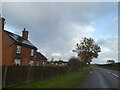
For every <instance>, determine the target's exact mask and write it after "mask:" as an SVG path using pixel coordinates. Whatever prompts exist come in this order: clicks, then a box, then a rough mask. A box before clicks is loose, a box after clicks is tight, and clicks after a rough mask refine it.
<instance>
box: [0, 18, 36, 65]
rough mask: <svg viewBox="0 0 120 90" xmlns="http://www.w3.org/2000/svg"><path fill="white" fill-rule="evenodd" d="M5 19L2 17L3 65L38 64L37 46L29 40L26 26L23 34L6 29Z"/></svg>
mask: <svg viewBox="0 0 120 90" xmlns="http://www.w3.org/2000/svg"><path fill="white" fill-rule="evenodd" d="M4 23H5V19H4V18H1V17H0V27H1V28H0V37H2V44H1V43H0V46H1V45H2V65H8V66H13V65H17V66H18V65H20V66H28V65H36V52H37V48H36V47H35V46H34V45H33V44H32V43H31V42H30V41H29V40H28V33H29V32H28V31H27V30H26V29H25V28H24V29H23V31H22V36H19V35H17V34H14V33H11V32H9V31H6V30H4ZM1 35H2V36H1Z"/></svg>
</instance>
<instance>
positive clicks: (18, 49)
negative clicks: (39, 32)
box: [16, 45, 21, 53]
mask: <svg viewBox="0 0 120 90" xmlns="http://www.w3.org/2000/svg"><path fill="white" fill-rule="evenodd" d="M16 53H21V46H20V45H17V51H16Z"/></svg>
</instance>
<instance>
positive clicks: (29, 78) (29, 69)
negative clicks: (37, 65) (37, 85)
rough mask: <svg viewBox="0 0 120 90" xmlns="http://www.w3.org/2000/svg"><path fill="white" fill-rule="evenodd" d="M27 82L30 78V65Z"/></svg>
mask: <svg viewBox="0 0 120 90" xmlns="http://www.w3.org/2000/svg"><path fill="white" fill-rule="evenodd" d="M27 77H28V79H27V83H29V80H30V66H28V74H27Z"/></svg>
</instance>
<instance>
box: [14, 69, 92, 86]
mask: <svg viewBox="0 0 120 90" xmlns="http://www.w3.org/2000/svg"><path fill="white" fill-rule="evenodd" d="M89 70H90V67H84V68H82V69H79V71H76V72H72V73H67V74H64V75H61V76H56V77H53V78H50V79H48V80H42V81H36V82H31V83H29V84H24V85H17V86H15V87H13V88H74V87H75V86H77V85H78V83H79V82H80V81H81V80H82V79H83V78H84V77H85V76H86V75H87V74H88V72H89Z"/></svg>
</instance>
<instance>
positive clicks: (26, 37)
mask: <svg viewBox="0 0 120 90" xmlns="http://www.w3.org/2000/svg"><path fill="white" fill-rule="evenodd" d="M28 33H29V32H28V31H27V30H26V29H25V28H23V31H22V37H23V38H24V39H28Z"/></svg>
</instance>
